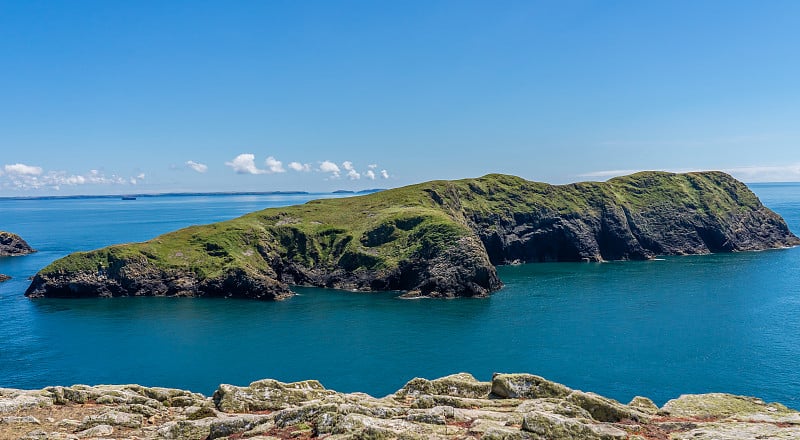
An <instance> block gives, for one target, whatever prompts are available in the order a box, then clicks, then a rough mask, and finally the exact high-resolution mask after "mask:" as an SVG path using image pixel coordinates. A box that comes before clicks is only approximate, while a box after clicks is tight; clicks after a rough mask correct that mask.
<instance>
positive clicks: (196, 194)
mask: <svg viewBox="0 0 800 440" xmlns="http://www.w3.org/2000/svg"><path fill="white" fill-rule="evenodd" d="M384 190H385V188H374V189H364V190H361V191H342V190H337V191H321V192H309V191H229V192H226V191H218V192H174V193H173V192H170V193H143V194H101V195H65V196H0V200H69V199H80V200H86V199H119V198H120V197H135V198H137V199H138V198H147V197H215V196H272V195H280V196H286V195H306V194H350V195H360V194H372V193H376V192H380V191H384Z"/></svg>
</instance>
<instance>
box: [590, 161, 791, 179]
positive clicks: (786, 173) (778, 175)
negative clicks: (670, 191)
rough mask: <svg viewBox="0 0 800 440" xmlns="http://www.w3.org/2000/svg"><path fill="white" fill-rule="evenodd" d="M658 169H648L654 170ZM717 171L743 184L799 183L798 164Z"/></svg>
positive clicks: (607, 174)
mask: <svg viewBox="0 0 800 440" xmlns="http://www.w3.org/2000/svg"><path fill="white" fill-rule="evenodd" d="M655 169H659V168H650V170H655ZM660 170H661V171H668V172H671V173H690V172H697V171H709V170H713V168H708V169H701V168H677V169H676V168H673V169H660ZM717 170H718V171H723V172H725V173H728V174H730V175H732V176H733V177H735V178H737V179H739V180H742V181H744V182H800V162H798V163H792V164H786V165H748V166H741V167H732V168H719V169H717ZM639 171H645V170H601V171H591V172H588V173H582V174H578V175H577V177H581V178H589V179H592V178H600V179H608V178H611V177H617V176H625V175H628V174H633V173H637V172H639Z"/></svg>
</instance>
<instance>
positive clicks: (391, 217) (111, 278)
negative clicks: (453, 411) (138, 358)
mask: <svg viewBox="0 0 800 440" xmlns="http://www.w3.org/2000/svg"><path fill="white" fill-rule="evenodd" d="M797 244H800V240H798V238H797V237H795V236H794V235H793V234H792V233H791V232H789V230H788V228H787V226H786V224H785V222H784V221H783V220H782V219H781V218H780V217H779V216H778V215H777V214H775V213H774V212H772V211H770V210H769V209H767V208H765V207H764V206H763V205H762V204H761V203H760V202H759V200H758V198H757V197H756V196H755V195H754V194H753V193H752V192H751V191H750V190H749V189H748V188H747V187H746V186H745V185H744V184H742V183H741V182H739V181H737V180H735V179H733V178H732V177H730V176H728V175H727V174H724V173H721V172H703V173H686V174H672V173H665V172H642V173H637V174H634V175H631V176H626V177H620V178H615V179H611V180H609V181H607V182H603V183H599V182H584V183H575V184H569V185H558V186H557V185H549V184H545V183H537V182H529V181H526V180H524V179H521V178H519V177H514V176H508V175H501V174H491V175H487V176H484V177H481V178H477V179H464V180H456V181H432V182H426V183H421V184H417V185H411V186H407V187H403V188H398V189H393V190H387V191H382V192H379V193H374V194H369V195H364V196H358V197H351V198H344V199H324V200H315V201H311V202H308V203H306V204H304V205H298V206H291V207H286V208H272V209H266V210H263V211H258V212H254V213H251V214H248V215H245V216H243V217H240V218H237V219H233V220H230V221H226V222H221V223H216V224H211V225H205V226H193V227H189V228H186V229H182V230H179V231H175V232H172V233H169V234H165V235H162V236H159V237H156V238H154V239H152V240H150V241H147V242H143V243H132V244H125V245H116V246H110V247H107V248H104V249H99V250H96V251H91V252H80V253H75V254H72V255H69V256H67V257H65V258H62V259H60V260H57V261H55V262H53V263H52V264H51V265H49V266H47V267H46V268H44V269H43V270H41V271H40V272H39V273H38V274H37V275H36V277H35V278H34V280H33V283H32V284H31V286H30V288H29V289H28V291H27V292H26V294H27V295H29V296H32V297H37V296H56V297H74V296H116V295H176V296H241V297H248V298H263V299H276V298H283V297H286V296H288V295H290V294H291V292H290V290H289V286H290V285H311V286H321V287H336V288H345V289H357V290H403V291H406V292H407V295H410V296H414V295H427V296H443V297H452V296H484V295H487V294H489V293H490V292H492V291H494V290H497V289H499V288H500V287H501V286H502V284H501V282H500V280H499V279H498V278H497V274H496V271H495V268H494V265H497V264H505V263H512V262H541V261H602V260H620V259H623V260H624V259H647V258H652V257H654V256H656V255H662V254H670V255H675V254H697V253H709V252H728V251H743V250H757V249H767V248H776V247H785V246H792V245H797Z"/></svg>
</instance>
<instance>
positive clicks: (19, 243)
mask: <svg viewBox="0 0 800 440" xmlns="http://www.w3.org/2000/svg"><path fill="white" fill-rule="evenodd" d="M33 252H36V249H34V248H32V247H31V246H30V245H29V244H28V243H26V242H25V240H23V239H22V237H20V236H19V235H17V234H12V233H11V232H5V231H0V257H9V256H11V257H13V256H16V255H27V254H30V253H33Z"/></svg>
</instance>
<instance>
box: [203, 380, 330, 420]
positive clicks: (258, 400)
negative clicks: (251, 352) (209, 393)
mask: <svg viewBox="0 0 800 440" xmlns="http://www.w3.org/2000/svg"><path fill="white" fill-rule="evenodd" d="M332 394H335V392H333V391H329V390H326V389H325V387H323V386H322V384H321V383H319V382H318V381H316V380H307V381H303V382H295V383H290V384H286V383H282V382H278V381H277V380H273V379H264V380H259V381H256V382H253V383H251V384H250V385H249V386H247V387H237V386H234V385H225V384H223V385H220V386H219V389H217V391H216V392H214V404H215V405H216V406H217V408H218V409H219V410H220V411H224V412H249V411H264V410H277V409H284V408H288V407H290V406H292V405H295V404H297V403H299V402H303V401H306V400H314V399H319V398H321V397H324V396H329V395H332Z"/></svg>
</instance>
